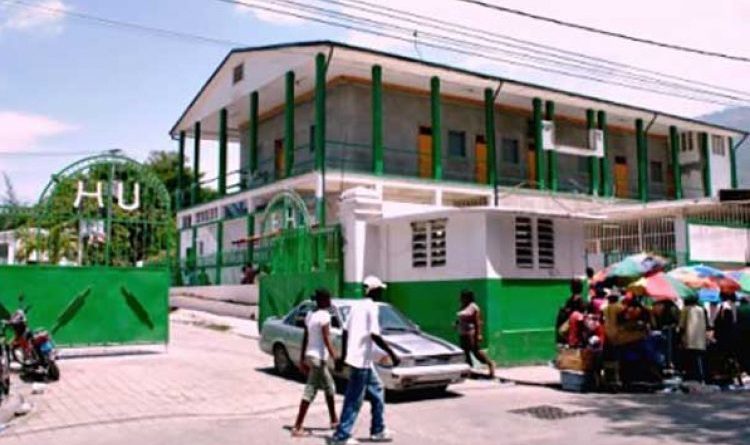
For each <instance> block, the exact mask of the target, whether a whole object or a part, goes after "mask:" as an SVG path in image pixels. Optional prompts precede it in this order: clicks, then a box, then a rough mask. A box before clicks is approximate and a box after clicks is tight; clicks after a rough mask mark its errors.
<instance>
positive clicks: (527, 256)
mask: <svg viewBox="0 0 750 445" xmlns="http://www.w3.org/2000/svg"><path fill="white" fill-rule="evenodd" d="M533 244H534V240H533V235H532V233H531V218H526V217H521V216H519V217H516V267H519V268H521V269H531V268H533V267H534V246H533Z"/></svg>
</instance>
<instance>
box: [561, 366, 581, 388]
mask: <svg viewBox="0 0 750 445" xmlns="http://www.w3.org/2000/svg"><path fill="white" fill-rule="evenodd" d="M586 380H587V378H586V373H585V372H581V371H570V370H563V371H560V385H561V386H562V389H563V391H570V392H583V391H585V390H586Z"/></svg>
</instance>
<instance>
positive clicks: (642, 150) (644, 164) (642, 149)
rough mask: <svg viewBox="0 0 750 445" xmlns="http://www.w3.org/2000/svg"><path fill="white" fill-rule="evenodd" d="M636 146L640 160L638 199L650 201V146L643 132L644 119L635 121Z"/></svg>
mask: <svg viewBox="0 0 750 445" xmlns="http://www.w3.org/2000/svg"><path fill="white" fill-rule="evenodd" d="M635 144H636V149H637V151H636V155H637V160H638V199H639V200H641V201H643V202H646V201H648V145H647V142H646V133H645V132H644V131H643V119H636V120H635Z"/></svg>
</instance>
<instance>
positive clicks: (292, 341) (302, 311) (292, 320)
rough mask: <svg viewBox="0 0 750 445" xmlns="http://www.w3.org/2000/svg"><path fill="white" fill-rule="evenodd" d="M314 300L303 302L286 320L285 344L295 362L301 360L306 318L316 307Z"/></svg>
mask: <svg viewBox="0 0 750 445" xmlns="http://www.w3.org/2000/svg"><path fill="white" fill-rule="evenodd" d="M314 306H315V305H314V304H313V303H312V302H305V303H302V304H301V305H299V306H298V307H297V310H296V311H295V312H294V314H293V315H292V316H291V317H287V319H286V320H285V321H284V324H285V325H286V329H285V333H284V344H285V345H286V349H287V351H288V352H289V358H291V359H292V361H293V362H294V363H297V362H298V361H299V357H300V353H301V352H302V351H301V350H302V338H303V337H304V335H305V319H306V318H307V314H309V313H310V311H311V310H312V309H313V308H314Z"/></svg>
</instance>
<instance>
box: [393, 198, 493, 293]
mask: <svg viewBox="0 0 750 445" xmlns="http://www.w3.org/2000/svg"><path fill="white" fill-rule="evenodd" d="M447 218H448V223H447V227H446V245H447V248H446V252H447V253H446V264H445V265H444V266H439V267H431V266H429V265H427V266H426V267H413V265H412V239H411V237H412V230H411V222H412V221H423V220H426V219H433V217H430V218H424V217H423V218H419V217H417V216H415V217H413V218H399V219H397V220H395V221H392V222H387V223H386V224H383V226H381V237H380V238H381V246H380V248H381V249H383V250H384V251H385V252H387V254H386V258H387V259H386V261H385V264H383V267H384V269H385V270H384V272H385V273H384V279H385V280H386V281H430V280H433V281H436V280H466V279H473V278H485V277H486V275H487V269H486V261H485V258H486V243H485V237H484V233H485V230H484V227H485V219H484V215H483V214H482V213H477V212H473V213H465V214H456V213H451V214H450V216H447Z"/></svg>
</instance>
